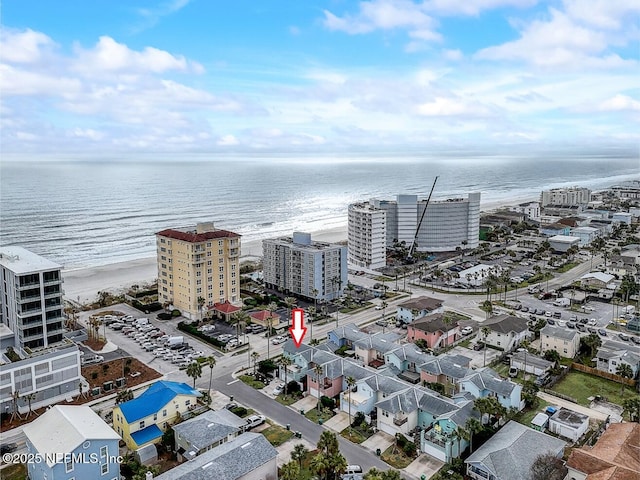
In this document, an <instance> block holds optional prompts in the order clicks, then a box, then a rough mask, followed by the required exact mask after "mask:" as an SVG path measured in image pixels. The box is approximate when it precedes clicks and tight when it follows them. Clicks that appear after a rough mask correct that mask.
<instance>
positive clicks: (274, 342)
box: [271, 335, 287, 345]
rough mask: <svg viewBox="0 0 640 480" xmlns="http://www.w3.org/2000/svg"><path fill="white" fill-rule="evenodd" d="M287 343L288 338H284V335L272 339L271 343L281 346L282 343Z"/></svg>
mask: <svg viewBox="0 0 640 480" xmlns="http://www.w3.org/2000/svg"><path fill="white" fill-rule="evenodd" d="M286 341H287V339H286V337H283V336H282V335H278V336H277V337H274V338H272V339H271V343H273V344H274V345H280V344H281V343H284V342H286Z"/></svg>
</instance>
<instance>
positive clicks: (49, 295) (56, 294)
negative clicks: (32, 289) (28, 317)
mask: <svg viewBox="0 0 640 480" xmlns="http://www.w3.org/2000/svg"><path fill="white" fill-rule="evenodd" d="M61 295H62V291H61V290H58V291H57V292H44V298H45V299H50V298H56V297H60V296H61Z"/></svg>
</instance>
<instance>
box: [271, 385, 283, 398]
mask: <svg viewBox="0 0 640 480" xmlns="http://www.w3.org/2000/svg"><path fill="white" fill-rule="evenodd" d="M282 392H284V385H278V386H277V387H276V388H274V389H273V394H274V395H275V396H278V395H280V394H281V393H282Z"/></svg>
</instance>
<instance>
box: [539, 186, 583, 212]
mask: <svg viewBox="0 0 640 480" xmlns="http://www.w3.org/2000/svg"><path fill="white" fill-rule="evenodd" d="M540 197H541V199H540V203H541V204H542V208H544V207H547V206H549V205H555V206H574V205H583V206H584V205H587V204H588V203H589V202H590V201H591V190H589V189H588V188H584V187H569V188H553V189H551V190H543V192H542V194H541V196H540Z"/></svg>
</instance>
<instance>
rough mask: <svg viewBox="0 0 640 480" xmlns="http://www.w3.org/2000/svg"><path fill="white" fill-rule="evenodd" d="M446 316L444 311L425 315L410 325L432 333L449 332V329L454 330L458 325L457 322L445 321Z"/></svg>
mask: <svg viewBox="0 0 640 480" xmlns="http://www.w3.org/2000/svg"><path fill="white" fill-rule="evenodd" d="M444 318H445V317H444V314H443V313H434V314H433V315H425V316H424V317H420V318H418V319H416V320H414V321H413V322H411V324H410V326H411V327H413V328H415V329H417V330H422V331H423V332H430V333H434V332H448V331H449V330H453V329H455V328H457V327H458V324H457V322H449V323H445V321H444Z"/></svg>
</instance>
